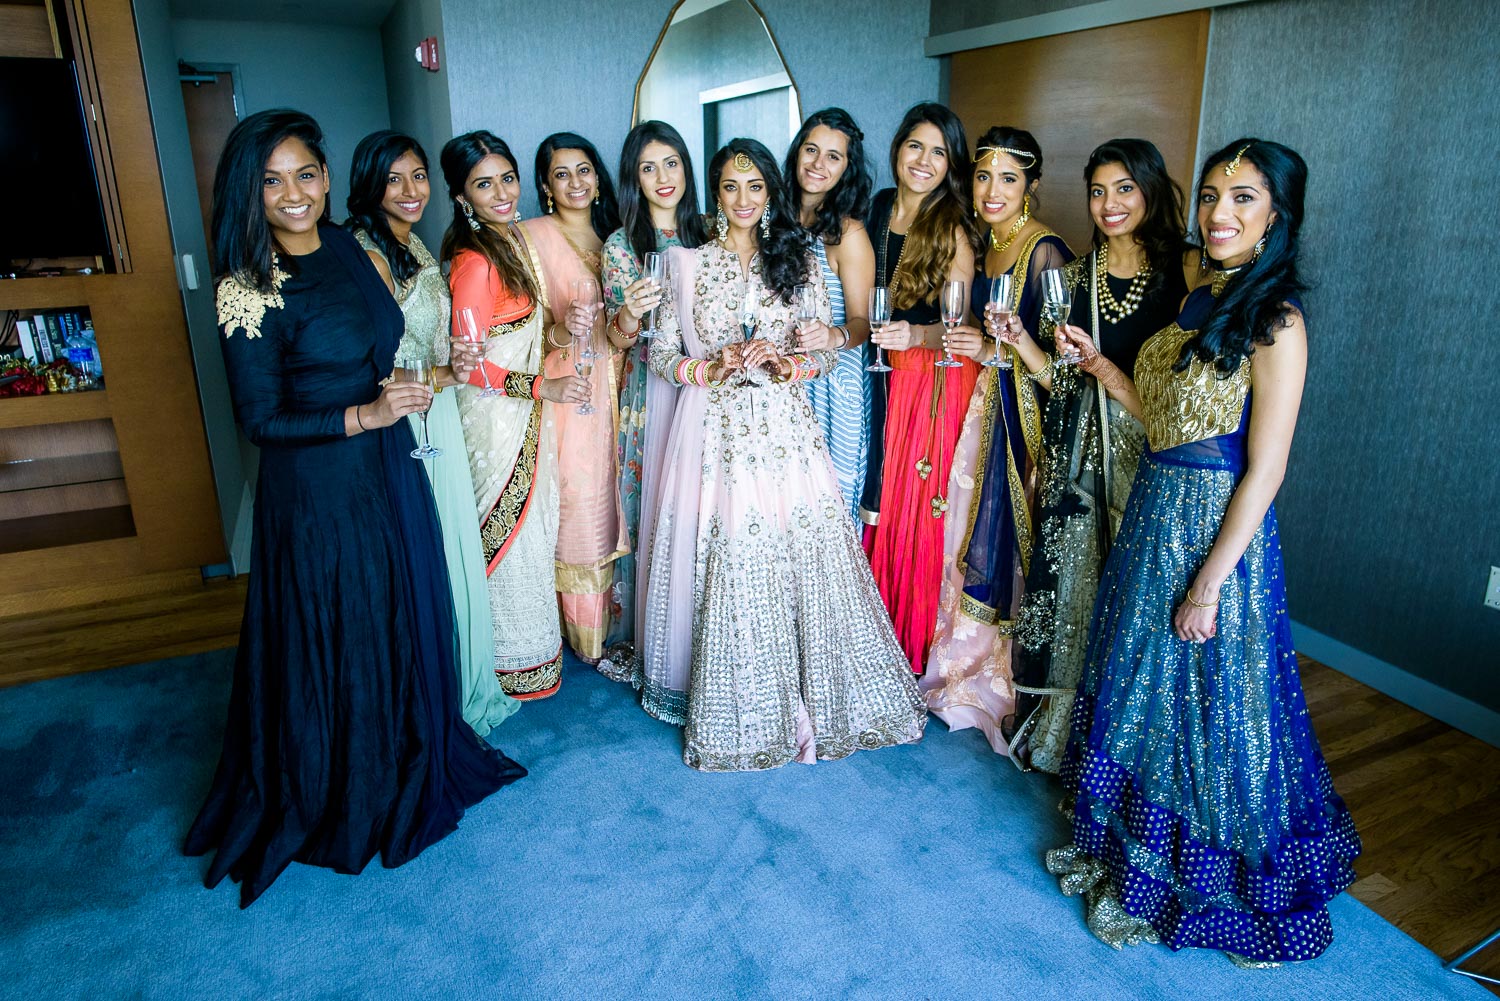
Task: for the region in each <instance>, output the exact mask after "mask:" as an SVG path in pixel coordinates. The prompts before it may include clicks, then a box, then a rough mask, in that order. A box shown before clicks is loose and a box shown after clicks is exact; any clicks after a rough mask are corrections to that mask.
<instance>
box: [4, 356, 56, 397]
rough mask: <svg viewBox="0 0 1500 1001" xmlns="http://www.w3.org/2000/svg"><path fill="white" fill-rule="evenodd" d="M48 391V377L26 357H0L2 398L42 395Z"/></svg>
mask: <svg viewBox="0 0 1500 1001" xmlns="http://www.w3.org/2000/svg"><path fill="white" fill-rule="evenodd" d="M46 392H47V378H46V376H44V375H43V374H41V372H40V371H39V370H38V369H37V366H35V365H33V364H32V363H31V362H29V361H27V360H26V359H24V358H16V357H13V356H8V357H4V358H0V399H9V398H11V397H16V396H42V395H44V394H46Z"/></svg>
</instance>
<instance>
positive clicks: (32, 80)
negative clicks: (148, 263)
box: [0, 58, 114, 271]
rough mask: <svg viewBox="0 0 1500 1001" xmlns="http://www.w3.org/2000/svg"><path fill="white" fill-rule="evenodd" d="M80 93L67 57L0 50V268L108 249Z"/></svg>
mask: <svg viewBox="0 0 1500 1001" xmlns="http://www.w3.org/2000/svg"><path fill="white" fill-rule="evenodd" d="M79 93H80V92H79V87H78V79H77V76H76V75H75V70H74V68H73V63H72V61H71V60H67V59H23V58H0V191H5V192H7V193H8V199H9V201H10V205H9V207H8V208H7V209H6V210H5V212H4V213H3V218H0V271H10V270H11V269H12V267H13V266H15V265H19V266H21V267H25V266H26V264H27V262H29V261H34V260H36V259H37V258H59V257H103V258H105V260H106V261H109V260H112V258H113V257H114V254H113V253H112V252H111V250H110V246H109V234H108V231H107V230H106V229H105V225H104V207H103V203H102V201H101V199H100V197H99V181H98V178H97V177H96V176H95V174H94V157H93V152H92V150H91V148H90V146H89V137H88V133H87V132H86V131H85V130H84V124H83V100H82V98H81V97H80V96H79ZM111 270H112V269H111Z"/></svg>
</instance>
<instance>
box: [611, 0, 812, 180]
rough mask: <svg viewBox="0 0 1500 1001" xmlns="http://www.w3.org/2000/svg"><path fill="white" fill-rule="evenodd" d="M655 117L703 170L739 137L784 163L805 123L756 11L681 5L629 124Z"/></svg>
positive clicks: (716, 3)
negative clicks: (752, 141)
mask: <svg viewBox="0 0 1500 1001" xmlns="http://www.w3.org/2000/svg"><path fill="white" fill-rule="evenodd" d="M653 118H654V119H658V120H660V121H663V122H668V123H670V124H672V125H673V126H675V127H676V128H677V131H679V132H681V133H682V138H683V139H684V141H686V143H687V146H688V150H689V151H690V152H691V153H692V155H693V157H694V159H695V160H697V162H698V164H699V168H700V169H704V170H706V168H707V167H708V161H709V159H710V158H711V157H712V156H713V154H714V153H715V152H716V151H717V150H718V148H719V147H720V146H722V145H724V143H726V142H728V141H729V140H731V139H734V138H736V137H739V136H746V137H749V138H752V139H759V140H760V141H761V142H763V143H765V144H766V146H767V147H768V148H769V149H770V150H771V153H772V155H773V156H775V157H776V158H777V160H780V159H781V157H782V155H783V154H784V153H785V152H786V147H787V144H788V143H789V142H791V141H792V138H793V137H794V136H796V134H797V128H798V127H799V126H800V125H801V124H802V105H801V102H800V101H799V100H798V97H797V85H796V83H795V82H794V81H793V80H792V71H791V69H790V68H788V66H787V64H786V60H785V59H783V58H782V56H781V48H780V47H779V46H778V45H777V44H776V38H775V36H774V35H772V34H771V27H770V25H768V24H767V23H766V18H765V15H764V14H762V13H761V12H760V8H759V7H757V6H756V5H755V4H754V3H752V2H750V0H678V2H677V5H676V6H674V7H673V8H672V12H671V13H670V14H669V15H667V23H666V24H665V25H663V26H662V29H661V34H660V35H658V36H657V38H656V46H655V47H654V48H653V49H652V50H651V55H650V56H649V57H648V58H647V59H646V66H645V68H644V69H643V70H641V76H640V79H639V80H638V81H636V85H635V110H634V115H633V117H632V119H631V121H632V123H637V122H644V121H647V120H649V119H653ZM707 187H708V185H706V184H705V188H707Z"/></svg>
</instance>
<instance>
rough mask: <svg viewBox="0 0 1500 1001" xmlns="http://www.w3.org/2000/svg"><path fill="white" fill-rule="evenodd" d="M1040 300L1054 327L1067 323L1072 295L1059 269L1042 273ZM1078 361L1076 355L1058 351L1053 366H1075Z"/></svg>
mask: <svg viewBox="0 0 1500 1001" xmlns="http://www.w3.org/2000/svg"><path fill="white" fill-rule="evenodd" d="M1042 299H1043V301H1045V302H1046V304H1047V315H1048V316H1050V317H1051V318H1052V322H1053V323H1054V324H1055V325H1057V326H1059V327H1060V326H1062V325H1063V324H1065V323H1067V322H1068V316H1069V314H1071V313H1072V312H1073V295H1072V293H1071V292H1070V291H1069V290H1068V280H1067V278H1066V276H1064V275H1063V272H1062V269H1061V268H1052V269H1051V270H1049V271H1043V272H1042ZM1078 361H1079V358H1078V356H1077V355H1076V354H1071V353H1069V354H1064V353H1063V352H1062V351H1059V352H1058V353H1057V360H1056V362H1055V364H1058V365H1077V364H1078Z"/></svg>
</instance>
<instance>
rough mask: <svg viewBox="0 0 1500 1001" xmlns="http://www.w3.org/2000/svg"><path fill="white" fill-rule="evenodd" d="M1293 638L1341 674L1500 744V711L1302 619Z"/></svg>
mask: <svg viewBox="0 0 1500 1001" xmlns="http://www.w3.org/2000/svg"><path fill="white" fill-rule="evenodd" d="M1292 641H1293V643H1295V644H1296V647H1297V651H1298V652H1299V653H1304V654H1306V655H1307V656H1309V657H1311V658H1312V659H1313V660H1316V661H1318V662H1319V663H1322V664H1327V665H1328V666H1329V667H1331V668H1333V669H1334V670H1335V671H1338V672H1339V673H1340V674H1347V675H1348V676H1349V677H1351V678H1353V679H1354V680H1355V681H1359V682H1363V683H1364V684H1366V685H1369V686H1370V687H1371V688H1373V689H1375V690H1376V691H1379V692H1383V693H1385V694H1386V695H1389V696H1390V697H1391V698H1393V699H1395V700H1396V701H1398V702H1404V703H1406V704H1407V705H1409V706H1411V707H1412V708H1413V709H1416V710H1418V711H1420V712H1424V713H1426V714H1427V715H1429V716H1431V717H1432V718H1433V719H1436V720H1441V721H1442V722H1444V723H1447V724H1448V725H1449V726H1451V727H1453V728H1454V729H1455V730H1462V731H1463V732H1464V733H1467V734H1469V735H1470V736H1471V737H1478V738H1479V739H1480V740H1482V741H1484V742H1485V743H1486V744H1490V745H1491V746H1494V747H1500V712H1496V711H1495V710H1493V709H1490V708H1488V707H1486V706H1482V705H1480V704H1479V703H1477V702H1473V701H1470V700H1469V699H1466V698H1464V697H1463V696H1462V695H1457V694H1455V693H1453V692H1450V691H1448V690H1447V689H1446V688H1439V687H1438V686H1437V685H1434V684H1433V683H1432V682H1430V681H1427V680H1425V679H1423V678H1419V677H1417V676H1416V675H1415V674H1412V673H1410V672H1409V671H1403V670H1402V669H1401V668H1399V667H1397V666H1395V665H1394V664H1387V663H1386V662H1385V661H1383V660H1379V659H1377V658H1375V657H1372V656H1370V655H1369V654H1367V653H1364V652H1363V651H1360V650H1356V649H1354V647H1352V646H1349V645H1348V644H1347V643H1341V642H1339V641H1338V640H1336V639H1334V638H1333V637H1332V636H1326V635H1324V634H1323V633H1320V632H1318V631H1317V630H1316V629H1311V628H1309V627H1307V626H1304V625H1303V624H1302V623H1300V622H1293V623H1292Z"/></svg>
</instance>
